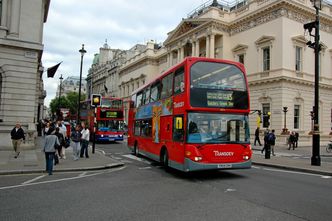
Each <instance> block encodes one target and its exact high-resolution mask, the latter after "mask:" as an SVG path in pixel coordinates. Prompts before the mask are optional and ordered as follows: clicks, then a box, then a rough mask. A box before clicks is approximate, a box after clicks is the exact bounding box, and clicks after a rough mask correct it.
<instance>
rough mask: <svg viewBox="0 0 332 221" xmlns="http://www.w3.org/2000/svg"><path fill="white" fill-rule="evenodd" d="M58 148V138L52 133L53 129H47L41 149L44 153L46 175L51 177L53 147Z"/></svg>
mask: <svg viewBox="0 0 332 221" xmlns="http://www.w3.org/2000/svg"><path fill="white" fill-rule="evenodd" d="M56 145H57V146H59V145H60V142H59V139H58V137H57V136H56V135H55V134H54V133H53V129H52V128H51V129H49V130H48V132H47V134H46V137H45V143H44V147H43V151H44V152H45V160H46V171H47V172H48V175H52V173H53V160H54V155H55V150H56V148H55V146H56Z"/></svg>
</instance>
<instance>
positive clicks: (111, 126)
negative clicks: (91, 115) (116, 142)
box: [97, 120, 125, 132]
mask: <svg viewBox="0 0 332 221" xmlns="http://www.w3.org/2000/svg"><path fill="white" fill-rule="evenodd" d="M124 126H125V125H124V122H123V121H121V120H100V121H98V122H97V127H98V130H99V131H104V132H106V131H112V132H117V131H124Z"/></svg>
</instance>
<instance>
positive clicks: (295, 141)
mask: <svg viewBox="0 0 332 221" xmlns="http://www.w3.org/2000/svg"><path fill="white" fill-rule="evenodd" d="M298 142H299V133H298V132H295V139H294V145H295V147H297V145H298Z"/></svg>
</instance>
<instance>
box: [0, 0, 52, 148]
mask: <svg viewBox="0 0 332 221" xmlns="http://www.w3.org/2000/svg"><path fill="white" fill-rule="evenodd" d="M49 5H50V0H0V140H1V142H0V149H7V148H11V139H10V131H11V129H12V128H13V127H14V126H15V123H16V122H20V123H21V124H22V127H23V129H24V130H25V132H26V143H25V144H24V145H23V148H24V147H25V148H32V147H35V136H36V124H37V123H38V120H39V119H42V118H43V117H44V98H45V97H46V91H45V90H44V86H43V80H42V74H43V71H44V68H43V66H42V64H41V57H42V53H43V44H42V42H43V25H44V23H45V22H46V20H47V15H48V10H49Z"/></svg>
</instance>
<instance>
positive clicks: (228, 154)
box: [213, 150, 234, 157]
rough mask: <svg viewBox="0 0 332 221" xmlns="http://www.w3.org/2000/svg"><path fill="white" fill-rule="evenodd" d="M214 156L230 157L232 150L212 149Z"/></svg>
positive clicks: (232, 154) (232, 153)
mask: <svg viewBox="0 0 332 221" xmlns="http://www.w3.org/2000/svg"><path fill="white" fill-rule="evenodd" d="M213 153H214V156H215V157H232V156H234V152H220V151H218V150H214V151H213Z"/></svg>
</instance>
